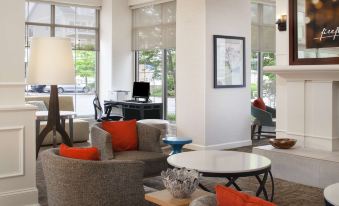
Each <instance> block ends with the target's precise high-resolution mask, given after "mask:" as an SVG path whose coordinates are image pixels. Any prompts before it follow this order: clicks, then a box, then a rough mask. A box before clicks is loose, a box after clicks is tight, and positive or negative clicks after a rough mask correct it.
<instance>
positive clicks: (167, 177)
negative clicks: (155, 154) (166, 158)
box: [161, 168, 200, 198]
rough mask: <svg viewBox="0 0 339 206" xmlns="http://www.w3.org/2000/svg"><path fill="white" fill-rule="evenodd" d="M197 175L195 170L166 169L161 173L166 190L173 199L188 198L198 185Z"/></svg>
mask: <svg viewBox="0 0 339 206" xmlns="http://www.w3.org/2000/svg"><path fill="white" fill-rule="evenodd" d="M199 176H200V175H199V173H198V172H197V171H196V170H190V171H189V170H187V169H186V168H181V169H177V168H174V169H167V170H166V171H162V172H161V178H162V181H163V183H164V185H165V187H166V189H167V190H168V191H169V192H170V193H171V194H172V195H173V197H175V198H188V197H190V196H191V194H192V193H193V192H194V191H195V190H196V189H197V187H198V185H199Z"/></svg>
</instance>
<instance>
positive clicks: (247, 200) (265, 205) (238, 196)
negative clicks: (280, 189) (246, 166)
mask: <svg viewBox="0 0 339 206" xmlns="http://www.w3.org/2000/svg"><path fill="white" fill-rule="evenodd" d="M215 191H216V197H217V205H218V206H231V205H232V206H276V205H275V204H273V203H271V202H268V201H265V200H263V199H260V198H258V197H252V196H250V195H247V194H245V193H242V192H239V191H236V190H234V189H231V188H228V187H225V186H222V185H217V186H216V187H215Z"/></svg>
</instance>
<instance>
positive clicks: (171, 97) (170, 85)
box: [165, 49, 176, 122]
mask: <svg viewBox="0 0 339 206" xmlns="http://www.w3.org/2000/svg"><path fill="white" fill-rule="evenodd" d="M166 55H167V63H166V66H167V108H165V109H167V117H166V118H167V119H168V120H169V121H171V122H175V120H176V109H175V105H176V99H175V95H176V92H175V85H176V76H175V71H176V52H175V49H169V50H167V54H166Z"/></svg>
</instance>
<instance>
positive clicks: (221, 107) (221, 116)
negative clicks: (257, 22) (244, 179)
mask: <svg viewBox="0 0 339 206" xmlns="http://www.w3.org/2000/svg"><path fill="white" fill-rule="evenodd" d="M206 2H207V4H206V6H207V8H206V9H207V18H206V19H207V21H206V33H207V35H206V43H207V47H206V88H205V90H206V140H207V141H206V143H207V145H219V146H221V147H224V146H225V147H235V146H242V145H247V144H249V143H250V142H249V139H250V96H251V95H250V86H249V85H250V67H251V59H250V55H251V48H250V47H251V18H250V15H248V14H250V13H251V10H250V1H249V0H237V1H233V0H207V1H206ZM215 34H216V35H225V36H240V37H245V38H246V40H245V41H246V53H245V54H246V88H234V89H233V88H227V89H214V88H213V73H214V72H213V35H215Z"/></svg>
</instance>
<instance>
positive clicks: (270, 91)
mask: <svg viewBox="0 0 339 206" xmlns="http://www.w3.org/2000/svg"><path fill="white" fill-rule="evenodd" d="M262 60H263V66H274V65H276V58H275V54H274V53H270V52H267V53H263V54H262ZM275 83H276V75H275V74H271V73H264V74H263V85H262V93H263V99H264V102H265V104H266V105H268V106H270V107H275V106H276V104H275V99H276V86H275V85H276V84H275Z"/></svg>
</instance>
